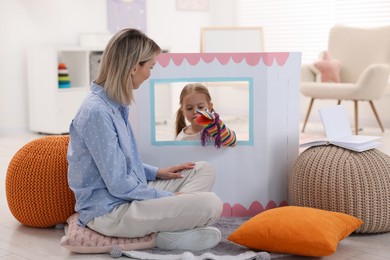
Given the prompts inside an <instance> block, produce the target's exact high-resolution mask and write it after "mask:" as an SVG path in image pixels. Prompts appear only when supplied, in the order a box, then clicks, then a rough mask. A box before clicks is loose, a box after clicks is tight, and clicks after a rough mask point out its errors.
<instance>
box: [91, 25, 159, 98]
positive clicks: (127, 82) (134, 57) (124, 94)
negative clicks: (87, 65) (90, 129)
mask: <svg viewBox="0 0 390 260" xmlns="http://www.w3.org/2000/svg"><path fill="white" fill-rule="evenodd" d="M160 52H161V48H160V47H159V46H158V45H157V44H156V43H155V42H154V41H153V40H152V39H150V38H149V37H147V36H146V35H145V34H144V33H142V32H141V31H139V30H136V29H130V28H127V29H122V30H120V31H118V32H117V33H116V34H115V35H114V36H113V37H112V38H111V40H110V41H109V42H108V44H107V46H106V48H105V49H104V52H103V56H102V59H101V62H100V68H99V72H98V75H97V79H96V80H95V83H96V84H98V85H100V86H102V87H103V88H104V89H105V90H106V92H107V95H108V97H109V98H111V99H113V100H115V101H117V102H118V103H120V104H122V105H130V104H131V102H132V101H133V82H132V78H131V77H132V76H131V72H132V70H133V69H134V68H135V66H136V65H137V64H139V65H141V66H142V65H144V64H145V63H146V62H147V61H149V60H150V59H152V58H153V57H155V56H156V55H158V54H159V53H160Z"/></svg>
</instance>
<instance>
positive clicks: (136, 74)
mask: <svg viewBox="0 0 390 260" xmlns="http://www.w3.org/2000/svg"><path fill="white" fill-rule="evenodd" d="M155 64H156V56H155V57H154V58H152V59H150V60H148V61H147V62H145V63H144V64H143V65H140V64H137V66H136V67H135V68H134V69H133V71H132V73H131V75H132V82H133V89H138V88H139V87H140V86H141V84H142V83H143V82H144V81H145V80H147V79H148V78H149V77H150V70H152V69H153V66H154V65H155Z"/></svg>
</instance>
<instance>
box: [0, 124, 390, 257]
mask: <svg viewBox="0 0 390 260" xmlns="http://www.w3.org/2000/svg"><path fill="white" fill-rule="evenodd" d="M306 131H307V132H306V133H305V134H303V135H301V138H303V139H305V138H310V137H312V136H315V135H321V134H322V129H321V128H319V127H313V126H312V125H311V124H308V126H307V128H306ZM362 134H365V135H381V136H382V139H381V142H382V143H383V145H382V146H381V147H380V148H378V149H379V150H381V151H383V152H384V153H386V154H388V155H390V130H387V132H386V133H385V134H382V133H381V132H380V131H379V130H378V129H367V130H364V131H362ZM38 137H41V135H36V134H32V133H13V134H7V135H3V136H0V181H1V186H2V187H3V188H1V194H0V259H12V260H14V259H16V260H17V259H112V258H111V256H110V255H109V254H100V255H82V254H73V253H70V252H69V251H68V250H67V249H66V248H63V247H61V246H60V239H61V237H62V236H63V235H64V230H63V229H54V228H53V229H46V228H45V229H40V228H29V227H26V226H24V225H21V224H20V223H19V222H18V221H17V220H15V218H14V217H13V216H12V214H11V213H10V211H9V209H8V206H7V200H6V196H5V176H6V171H7V167H8V164H9V162H10V160H11V158H12V157H13V155H14V154H15V153H16V152H17V151H18V149H19V148H21V147H22V146H23V145H25V144H26V143H27V142H29V141H30V140H32V139H35V138H38ZM389 200H390V198H389ZM389 203H390V201H389ZM122 258H123V259H129V258H125V257H122ZM283 259H326V260H344V259H351V260H352V259H353V260H384V259H390V232H389V233H384V234H374V235H361V234H360V235H358V234H353V235H351V236H349V237H348V238H346V239H344V240H343V241H341V242H340V244H339V247H338V249H337V252H336V253H335V254H333V255H332V256H328V257H323V258H308V257H298V256H294V257H292V256H288V257H283Z"/></svg>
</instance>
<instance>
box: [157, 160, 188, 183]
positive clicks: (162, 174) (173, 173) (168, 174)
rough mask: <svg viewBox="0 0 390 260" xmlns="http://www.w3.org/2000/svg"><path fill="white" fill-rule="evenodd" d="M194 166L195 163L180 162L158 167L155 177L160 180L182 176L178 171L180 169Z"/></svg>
mask: <svg viewBox="0 0 390 260" xmlns="http://www.w3.org/2000/svg"><path fill="white" fill-rule="evenodd" d="M194 167H195V163H193V162H187V163H182V164H179V165H174V166H170V167H166V168H160V169H158V171H157V176H156V177H157V178H158V179H162V180H168V179H179V178H183V175H181V173H180V172H181V171H182V170H187V169H193V168H194Z"/></svg>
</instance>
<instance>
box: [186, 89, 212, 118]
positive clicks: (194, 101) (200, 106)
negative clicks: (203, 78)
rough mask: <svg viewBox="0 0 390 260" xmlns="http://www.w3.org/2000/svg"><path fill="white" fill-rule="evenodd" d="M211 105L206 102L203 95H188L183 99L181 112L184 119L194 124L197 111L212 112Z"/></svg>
mask: <svg viewBox="0 0 390 260" xmlns="http://www.w3.org/2000/svg"><path fill="white" fill-rule="evenodd" d="M212 108H213V106H212V104H211V103H209V102H208V100H207V97H206V95H205V94H203V93H196V92H193V93H190V94H188V95H186V96H185V97H184V98H183V103H182V111H183V114H184V117H185V118H186V119H187V120H188V121H189V122H190V123H191V124H196V123H195V118H196V117H197V116H198V113H197V112H196V111H197V110H199V111H205V110H206V109H208V110H209V111H212Z"/></svg>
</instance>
